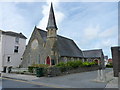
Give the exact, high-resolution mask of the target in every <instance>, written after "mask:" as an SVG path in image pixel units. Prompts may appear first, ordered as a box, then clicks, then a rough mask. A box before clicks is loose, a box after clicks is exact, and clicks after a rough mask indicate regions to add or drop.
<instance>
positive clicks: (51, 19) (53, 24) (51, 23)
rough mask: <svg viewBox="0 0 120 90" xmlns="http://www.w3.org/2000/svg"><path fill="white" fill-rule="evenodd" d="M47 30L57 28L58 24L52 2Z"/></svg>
mask: <svg viewBox="0 0 120 90" xmlns="http://www.w3.org/2000/svg"><path fill="white" fill-rule="evenodd" d="M46 29H47V30H49V29H54V30H57V29H58V28H57V25H56V21H55V15H54V10H53V5H52V3H51V7H50V12H49V18H48V24H47V27H46Z"/></svg>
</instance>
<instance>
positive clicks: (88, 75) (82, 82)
mask: <svg viewBox="0 0 120 90" xmlns="http://www.w3.org/2000/svg"><path fill="white" fill-rule="evenodd" d="M105 71H106V82H98V81H96V80H95V79H96V78H97V76H98V72H97V71H92V72H83V73H75V74H69V75H64V76H58V77H40V78H39V77H36V76H32V75H21V74H7V73H3V74H2V76H3V77H7V78H13V79H18V80H26V81H29V82H33V83H39V84H41V85H48V86H49V85H50V86H52V87H57V88H118V81H117V80H118V79H117V78H114V77H113V72H112V70H111V69H106V70H105Z"/></svg>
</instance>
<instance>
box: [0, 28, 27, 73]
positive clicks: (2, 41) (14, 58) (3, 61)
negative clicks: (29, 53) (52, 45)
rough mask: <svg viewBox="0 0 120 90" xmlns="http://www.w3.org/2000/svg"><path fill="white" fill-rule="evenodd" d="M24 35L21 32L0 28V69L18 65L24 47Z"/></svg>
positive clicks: (3, 69) (4, 69)
mask: <svg viewBox="0 0 120 90" xmlns="http://www.w3.org/2000/svg"><path fill="white" fill-rule="evenodd" d="M26 39H27V38H26V37H25V36H24V35H23V34H22V33H16V32H12V31H2V30H0V70H1V71H6V70H7V68H8V67H13V68H14V67H19V65H20V63H21V62H22V55H23V52H24V50H25V47H26Z"/></svg>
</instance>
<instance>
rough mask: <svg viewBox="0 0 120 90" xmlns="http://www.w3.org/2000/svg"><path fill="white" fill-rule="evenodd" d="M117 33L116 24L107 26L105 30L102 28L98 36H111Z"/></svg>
mask: <svg viewBox="0 0 120 90" xmlns="http://www.w3.org/2000/svg"><path fill="white" fill-rule="evenodd" d="M117 33H118V28H117V26H114V27H111V28H108V29H107V30H102V32H101V33H100V34H99V37H100V38H108V37H111V36H113V35H117Z"/></svg>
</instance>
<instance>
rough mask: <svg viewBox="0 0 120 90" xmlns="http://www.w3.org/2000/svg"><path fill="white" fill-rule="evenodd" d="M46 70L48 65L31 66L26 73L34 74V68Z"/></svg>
mask: <svg viewBox="0 0 120 90" xmlns="http://www.w3.org/2000/svg"><path fill="white" fill-rule="evenodd" d="M40 67H41V68H47V67H48V65H45V64H33V65H32V66H29V67H28V71H29V72H30V73H33V72H34V69H36V68H40Z"/></svg>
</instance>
